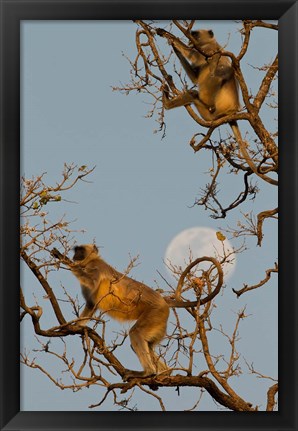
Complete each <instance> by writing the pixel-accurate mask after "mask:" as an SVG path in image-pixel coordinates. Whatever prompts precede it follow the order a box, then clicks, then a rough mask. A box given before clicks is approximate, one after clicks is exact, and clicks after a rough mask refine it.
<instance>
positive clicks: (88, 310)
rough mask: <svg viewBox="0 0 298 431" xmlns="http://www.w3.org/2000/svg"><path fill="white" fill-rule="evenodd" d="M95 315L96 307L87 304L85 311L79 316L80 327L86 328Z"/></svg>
mask: <svg viewBox="0 0 298 431" xmlns="http://www.w3.org/2000/svg"><path fill="white" fill-rule="evenodd" d="M93 313H94V305H93V304H91V303H87V304H86V305H85V307H84V310H83V311H82V313H81V314H80V316H79V322H78V323H79V325H80V326H86V325H87V323H88V322H89V320H90V319H91V317H92V316H93ZM80 319H82V320H80Z"/></svg>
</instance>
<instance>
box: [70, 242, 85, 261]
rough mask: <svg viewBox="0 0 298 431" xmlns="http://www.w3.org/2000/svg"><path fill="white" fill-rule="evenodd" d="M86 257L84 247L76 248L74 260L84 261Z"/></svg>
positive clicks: (78, 246)
mask: <svg viewBox="0 0 298 431" xmlns="http://www.w3.org/2000/svg"><path fill="white" fill-rule="evenodd" d="M85 257H86V249H85V247H84V246H83V245H77V246H76V247H74V255H73V260H83V259H85Z"/></svg>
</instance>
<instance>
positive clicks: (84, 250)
mask: <svg viewBox="0 0 298 431" xmlns="http://www.w3.org/2000/svg"><path fill="white" fill-rule="evenodd" d="M94 252H95V253H98V248H97V247H96V245H94V244H86V245H77V246H75V247H74V255H73V260H84V259H85V258H86V257H87V256H89V255H90V254H91V253H94Z"/></svg>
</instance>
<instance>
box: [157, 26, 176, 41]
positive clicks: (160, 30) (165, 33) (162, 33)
mask: <svg viewBox="0 0 298 431" xmlns="http://www.w3.org/2000/svg"><path fill="white" fill-rule="evenodd" d="M155 31H156V34H157V35H158V36H160V37H165V38H166V39H168V41H169V43H170V44H172V43H173V42H174V40H175V36H173V35H172V34H171V33H169V32H168V31H166V30H164V29H163V28H156V29H155Z"/></svg>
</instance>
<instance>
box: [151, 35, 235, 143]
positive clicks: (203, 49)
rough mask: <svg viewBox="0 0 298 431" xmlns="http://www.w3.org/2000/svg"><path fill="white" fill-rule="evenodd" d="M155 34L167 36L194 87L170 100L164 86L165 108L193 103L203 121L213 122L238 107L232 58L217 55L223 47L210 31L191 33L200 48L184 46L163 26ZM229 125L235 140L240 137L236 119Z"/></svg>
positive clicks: (233, 111)
mask: <svg viewBox="0 0 298 431" xmlns="http://www.w3.org/2000/svg"><path fill="white" fill-rule="evenodd" d="M157 34H158V35H159V36H162V37H166V38H167V39H169V41H170V43H171V44H172V46H173V49H174V52H175V53H176V55H177V57H178V58H179V60H180V62H181V64H182V66H183V68H184V69H185V72H186V73H187V75H188V77H189V78H190V80H191V81H192V82H193V83H194V84H196V86H197V90H188V91H185V92H183V93H182V94H181V95H179V96H177V97H174V98H173V99H169V97H168V89H166V90H165V91H164V93H163V105H164V107H165V109H172V108H176V107H178V106H185V105H189V104H191V103H193V104H194V105H195V106H196V108H197V110H198V111H199V113H200V115H201V117H202V118H203V119H204V120H206V121H213V120H216V119H218V118H221V117H224V116H226V115H228V114H232V113H235V112H237V111H238V110H239V96H238V82H237V80H236V78H235V74H234V69H233V67H232V64H231V60H230V59H229V58H228V57H227V56H222V55H221V54H220V51H221V50H222V48H221V46H220V45H219V44H218V43H217V41H216V39H215V38H214V34H213V31H212V30H195V31H191V32H190V34H191V36H192V37H193V38H194V39H195V41H196V47H197V48H198V49H199V50H200V51H199V50H198V49H196V47H194V46H193V44H192V43H191V42H190V43H189V45H188V46H187V45H185V44H184V43H182V42H181V41H180V40H179V39H176V38H174V37H173V36H172V35H171V34H170V33H168V32H167V31H165V30H163V29H157ZM202 53H205V54H206V55H207V56H205V55H203V54H202ZM212 54H213V55H212ZM210 55H212V57H211V56H210ZM230 126H231V128H232V130H233V133H234V135H235V138H236V140H237V141H239V139H242V138H241V134H240V131H239V128H238V125H237V123H236V121H233V122H231V123H230Z"/></svg>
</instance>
